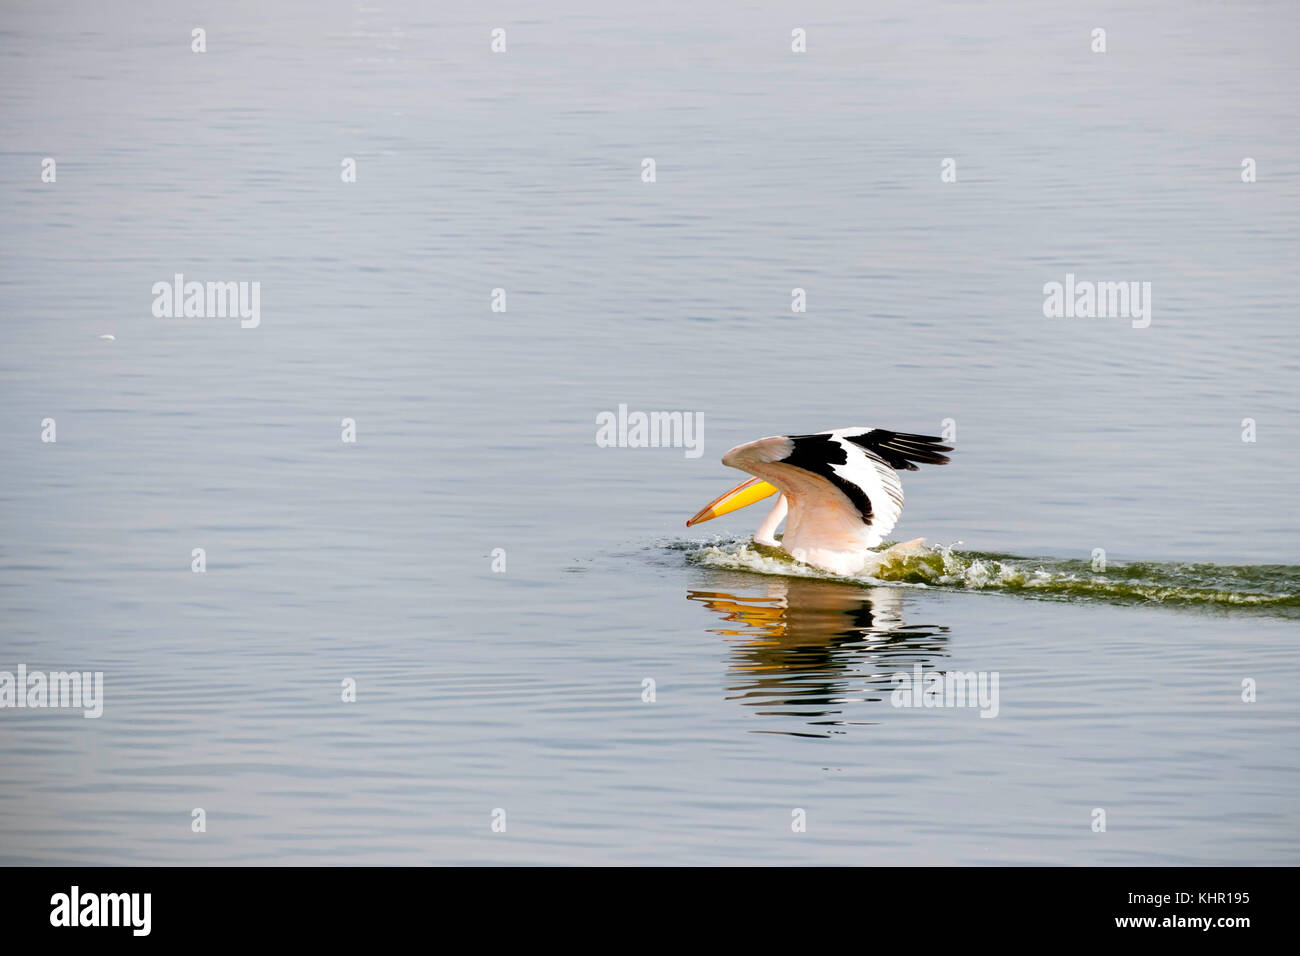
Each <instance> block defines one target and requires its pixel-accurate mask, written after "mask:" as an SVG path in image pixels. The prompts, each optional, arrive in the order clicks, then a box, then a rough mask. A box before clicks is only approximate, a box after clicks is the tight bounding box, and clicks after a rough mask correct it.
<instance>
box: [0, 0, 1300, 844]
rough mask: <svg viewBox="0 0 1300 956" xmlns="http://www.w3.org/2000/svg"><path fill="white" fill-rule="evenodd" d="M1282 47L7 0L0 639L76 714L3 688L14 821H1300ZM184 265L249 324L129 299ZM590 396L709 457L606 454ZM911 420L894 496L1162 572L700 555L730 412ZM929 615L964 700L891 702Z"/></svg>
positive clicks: (974, 10)
mask: <svg viewBox="0 0 1300 956" xmlns="http://www.w3.org/2000/svg"><path fill="white" fill-rule="evenodd" d="M196 27H201V28H203V29H204V30H205V31H206V52H204V53H195V52H193V51H192V49H191V36H192V34H191V31H192V30H193V29H194V28H196ZM1098 27H1100V28H1104V29H1105V30H1106V43H1107V49H1106V51H1105V52H1104V53H1096V52H1093V50H1092V48H1091V47H1092V44H1093V40H1092V31H1093V30H1094V29H1095V28H1098ZM495 28H503V29H504V30H505V31H506V42H507V49H506V52H504V53H494V52H493V51H492V49H491V46H490V44H491V42H492V30H493V29H495ZM795 28H802V29H804V30H806V31H807V52H806V53H795V52H792V50H791V31H792V30H793V29H795ZM1298 34H1300V8H1297V7H1296V6H1295V5H1293V4H1290V3H1246V4H1231V5H1227V4H1220V3H1210V2H1190V3H1181V4H1175V3H1150V2H1139V3H1132V2H1125V3H1113V4H1107V3H1102V4H1089V5H1086V6H1080V5H1077V4H1071V3H1065V2H1048V3H1043V2H1024V3H1012V4H996V5H995V4H967V3H956V2H947V3H929V4H920V3H910V2H898V3H871V4H862V3H851V2H845V0H837V2H832V3H799V4H788V3H776V2H761V3H756V4H750V3H746V4H740V3H733V2H729V3H719V4H700V3H682V2H678V0H668V2H664V3H655V4H630V3H628V4H622V3H597V2H594V0H581V2H569V0H563V2H560V3H557V4H543V5H537V4H525V3H512V2H507V3H494V4H487V5H482V6H479V5H466V4H450V3H417V2H406V3H391V2H387V0H361V2H359V3H358V2H355V0H353V2H327V3H307V2H295V3H274V4H268V3H255V2H251V0H245V2H232V3H221V4H209V3H203V4H189V3H144V2H131V3H122V4H102V3H95V2H88V0H78V2H73V3H67V4H41V3H35V2H19V3H11V4H6V5H5V6H4V7H3V9H2V10H0V129H3V144H2V146H0V149H2V152H0V208H2V209H3V214H2V215H3V220H2V222H3V226H2V228H0V456H2V459H0V460H2V461H3V476H4V480H3V483H0V532H2V534H0V671H14V670H16V668H17V667H18V666H19V665H20V664H22V665H25V666H26V667H27V668H28V669H30V670H43V671H56V670H78V671H102V672H103V674H104V701H103V715H102V716H101V717H99V718H98V719H85V718H83V717H82V714H81V712H80V711H79V710H73V709H33V708H23V709H18V708H12V709H11V708H5V709H0V767H2V768H3V770H2V771H0V862H3V863H6V864H24V863H35V864H79V863H89V864H115V863H125V864H145V863H165V864H237V863H255V864H289V863H293V864H299V863H308V864H318V863H319V864H422V863H595V864H669V863H690V864H717V863H753V864H779V863H799V864H803V863H836V864H871V865H876V864H938V863H957V864H990V863H994V864H1045V863H1077V864H1162V865H1163V864H1185V863H1211V864H1253V863H1273V864H1278V863H1295V862H1296V861H1297V853H1298V851H1300V799H1298V798H1297V791H1298V789H1300V735H1298V734H1297V727H1298V725H1300V657H1298V656H1297V652H1296V641H1297V624H1298V623H1300V615H1297V614H1296V613H1295V608H1294V605H1293V604H1288V603H1287V600H1288V595H1289V596H1290V597H1294V596H1295V591H1294V590H1293V587H1294V585H1295V583H1296V582H1297V581H1300V534H1298V533H1297V520H1296V507H1295V502H1296V486H1297V482H1296V469H1297V465H1298V464H1300V450H1298V449H1300V427H1298V426H1297V422H1298V413H1300V401H1298V398H1300V395H1298V392H1297V382H1298V381H1300V377H1298V373H1300V356H1298V353H1297V337H1298V334H1300V333H1298V332H1297V328H1298V320H1300V316H1298V313H1297V303H1296V292H1297V269H1296V263H1297V262H1300V116H1298V115H1297V114H1298V112H1300V110H1298V109H1297V107H1298V106H1300V102H1298V99H1297V92H1296V91H1297V89H1300V58H1297V57H1296V56H1295V49H1296V46H1297V41H1298V40H1300V36H1298ZM47 157H48V158H52V159H54V160H55V162H56V164H57V165H56V169H57V178H56V180H55V181H54V182H43V181H42V175H41V173H42V161H43V160H44V159H45V158H47ZM345 158H351V159H354V160H355V161H356V170H357V176H356V182H344V181H343V178H342V176H341V164H342V163H343V161H344V160H345ZM646 158H653V159H654V160H655V170H656V174H655V181H654V182H652V183H650V182H644V181H643V179H642V169H643V160H644V159H646ZM947 158H952V159H953V160H954V161H955V168H956V176H957V179H956V182H943V181H942V180H941V171H942V163H943V161H944V160H945V159H947ZM1247 158H1249V159H1252V160H1254V163H1255V168H1256V170H1257V181H1255V182H1243V179H1242V164H1243V160H1245V159H1247ZM177 273H181V274H183V275H184V276H185V277H186V278H187V279H189V280H197V281H248V282H253V281H256V282H259V283H260V295H261V311H260V325H258V326H257V327H256V328H241V327H240V323H239V320H238V319H230V318H158V317H155V315H154V314H153V309H152V306H153V303H154V299H155V295H154V293H153V291H152V288H153V286H154V284H155V283H157V282H159V281H163V282H170V281H171V280H172V277H173V276H174V275H175V274H177ZM1067 273H1070V274H1074V275H1075V276H1076V277H1078V278H1079V279H1083V280H1093V281H1139V282H1150V283H1151V288H1152V312H1151V323H1150V325H1149V327H1146V328H1140V327H1134V324H1133V323H1132V322H1130V321H1129V320H1128V319H1125V318H1047V317H1045V316H1044V311H1043V304H1044V293H1043V287H1044V285H1045V284H1046V283H1049V282H1053V281H1061V282H1063V281H1065V276H1066V274H1067ZM795 288H801V289H803V290H805V292H806V296H807V311H806V312H803V313H795V312H792V309H791V301H792V300H791V292H792V290H793V289H795ZM494 289H504V290H505V293H506V302H507V308H506V311H504V312H499V311H493V310H492V297H493V290H494ZM102 335H112V336H114V337H115V338H114V339H113V340H109V339H103V338H100V336H102ZM620 404H623V405H626V406H628V408H629V409H631V410H643V411H674V410H675V411H683V412H687V413H690V414H691V415H694V414H696V413H698V414H699V415H701V416H702V420H703V428H704V430H703V446H702V454H701V455H699V456H698V457H694V456H693V455H691V454H688V452H689V451H690V450H689V449H685V448H630V447H600V446H599V445H598V444H597V442H596V419H597V416H598V415H600V414H601V413H602V412H605V411H615V410H617V409H618V406H619V405H620ZM349 418H350V419H353V420H354V421H355V423H356V436H357V440H356V441H355V442H354V443H353V442H344V441H342V440H341V432H342V424H341V423H342V421H343V420H344V419H349ZM45 419H53V420H54V421H55V423H56V425H57V441H55V442H52V443H51V442H43V441H42V440H41V437H42V431H43V427H44V426H43V425H42V422H43V421H44V420H45ZM1246 419H1250V420H1251V422H1253V430H1254V438H1255V440H1254V441H1243V432H1245V431H1247V430H1248V427H1250V426H1247V425H1246V424H1245V423H1244V422H1245V420H1246ZM945 420H951V421H950V422H949V424H948V427H949V428H955V431H956V440H955V442H954V445H955V448H956V450H955V451H954V452H953V454H952V458H953V461H952V463H951V464H950V465H948V466H946V467H943V468H937V467H931V468H924V469H922V470H921V471H919V472H916V473H908V474H907V475H905V476H904V485H905V488H906V490H907V494H908V503H907V508H906V510H905V512H904V514H903V518H902V521H901V523H900V525H899V527H898V529H897V531H896V533H895V534H894V535H893V536H892V537H895V538H897V539H898V540H903V539H907V538H914V537H922V536H924V537H926V538H927V539H928V540H929V541H931V542H932V543H937V544H942V545H946V546H950V547H952V548H955V549H959V550H961V551H962V552H963V553H967V554H971V555H977V556H978V555H1010V556H1015V562H1014V563H1015V564H1016V566H1017V567H1020V568H1022V569H1026V573H1027V574H1029V575H1030V576H1031V577H1032V575H1033V573H1034V569H1035V568H1036V567H1037V566H1038V565H1037V562H1040V561H1041V562H1043V563H1044V564H1045V566H1047V567H1049V568H1052V569H1058V571H1059V569H1061V568H1064V567H1068V566H1069V565H1068V562H1083V563H1087V562H1090V561H1091V560H1092V555H1093V553H1094V549H1103V550H1104V552H1105V555H1106V560H1107V562H1108V570H1106V571H1094V570H1093V569H1092V568H1091V567H1085V568H1084V569H1083V570H1081V571H1079V572H1077V573H1076V572H1074V571H1068V570H1066V571H1059V573H1060V574H1061V576H1062V577H1061V580H1063V581H1064V580H1068V581H1075V580H1076V579H1080V578H1088V579H1091V578H1092V577H1095V576H1097V575H1106V574H1111V575H1114V574H1115V573H1116V572H1117V571H1118V572H1120V573H1122V572H1123V569H1124V568H1125V567H1129V566H1132V565H1134V564H1140V563H1149V564H1150V565H1151V566H1152V567H1156V568H1158V569H1159V578H1160V581H1167V582H1173V583H1172V584H1171V585H1170V587H1169V588H1167V589H1163V590H1158V591H1142V592H1141V593H1137V594H1136V596H1134V595H1129V596H1128V597H1127V598H1126V599H1125V600H1112V599H1109V598H1108V596H1107V594H1108V592H1106V591H1105V589H1104V588H1102V590H1100V591H1099V592H1098V593H1097V594H1096V595H1090V594H1082V595H1080V594H1077V593H1074V592H1073V591H1071V590H1070V589H1069V588H1065V589H1063V590H1062V591H1060V592H1059V593H1058V592H1056V591H1053V590H1052V589H1050V588H1048V589H1043V590H1041V591H1035V590H1034V589H1033V588H1012V587H1005V586H1001V584H1000V583H999V581H998V580H989V581H984V580H983V579H981V580H979V581H974V580H971V579H968V578H962V579H960V580H948V579H946V578H943V577H941V576H940V577H930V578H925V577H922V578H919V579H918V578H915V577H913V578H907V577H904V578H902V579H899V580H896V581H890V582H887V583H884V584H881V583H872V582H861V581H855V582H842V581H828V580H825V579H823V578H821V577H816V576H805V575H801V574H798V573H794V572H796V571H797V570H798V569H794V568H791V572H792V573H783V572H782V570H781V569H780V568H779V567H778V568H777V569H776V570H775V572H773V571H772V569H771V568H767V569H766V573H765V569H764V568H761V567H758V566H757V565H753V566H745V565H744V564H743V562H741V563H740V564H737V563H736V562H732V564H730V565H729V564H728V563H727V559H728V556H734V555H735V554H736V553H737V552H738V551H743V550H744V548H743V539H744V537H745V535H747V534H748V533H750V532H751V531H752V530H753V528H754V527H756V526H757V524H758V522H759V520H760V519H761V517H762V511H763V507H762V506H760V507H756V508H753V509H749V510H747V511H743V512H741V513H739V514H736V515H731V516H727V517H725V518H721V519H718V520H717V521H715V522H713V523H711V524H705V525H701V526H697V527H694V528H691V529H686V528H685V527H684V522H685V520H686V518H688V517H689V516H690V515H692V514H693V513H694V512H695V511H696V510H697V509H699V508H700V507H701V506H703V505H704V504H705V503H706V502H708V501H709V500H710V499H712V498H714V497H715V496H716V495H718V494H719V493H721V492H722V491H725V490H726V489H727V488H729V487H730V486H731V485H733V484H735V483H736V482H738V481H739V480H740V479H741V478H742V477H743V476H741V475H740V474H738V473H736V472H731V471H730V470H728V469H726V468H724V467H723V466H722V465H721V464H720V463H719V458H720V457H721V455H722V454H723V453H724V452H725V451H726V450H727V449H728V448H729V447H731V446H732V445H735V444H738V443H740V442H743V441H749V440H751V439H754V438H758V437H761V436H764V435H771V434H797V433H805V432H811V431H817V430H821V429H827V428H833V427H841V426H849V425H876V426H881V427H887V428H893V429H898V430H903V431H910V432H920V433H924V434H939V433H940V430H941V429H943V428H944V427H945V424H944V423H945ZM196 548H202V549H204V551H205V553H206V572H205V573H194V572H193V571H192V570H191V563H192V553H193V550H194V549H196ZM495 549H502V550H501V551H500V552H495V554H496V557H494V551H495ZM719 555H721V557H722V559H723V560H719V559H718V556H719ZM971 560H973V561H984V560H985V559H982V558H978V557H977V558H973V559H971ZM988 560H989V561H991V560H993V559H991V558H990V559H988ZM494 562H495V563H496V565H497V567H498V568H499V567H500V566H501V564H502V562H504V570H494V567H493V565H494ZM1210 564H1213V565H1225V566H1228V568H1229V570H1228V571H1226V572H1218V571H1213V570H1206V569H1205V568H1204V566H1205V565H1210ZM1260 565H1264V566H1272V567H1271V568H1269V569H1265V570H1262V571H1261V570H1259V569H1258V568H1257V567H1256V566H1260ZM981 566H982V565H981ZM1189 568H1191V569H1192V570H1188V569H1189ZM1196 569H1200V570H1196ZM1052 573H1054V574H1055V573H1057V571H1053V572H1052ZM1184 577H1186V580H1184ZM1053 580H1056V579H1053ZM1099 580H1100V581H1101V582H1102V584H1104V583H1105V581H1108V580H1112V579H1111V578H1100V579H1099ZM1234 582H1235V583H1234ZM1184 584H1185V585H1186V588H1184ZM1098 587H1100V585H1098ZM1161 587H1162V588H1163V585H1161ZM1188 588H1190V589H1192V590H1195V589H1197V588H1199V589H1200V590H1199V591H1197V592H1196V593H1198V594H1203V595H1209V596H1210V598H1211V599H1210V600H1207V601H1203V602H1200V603H1196V602H1188V601H1184V600H1181V598H1179V595H1180V594H1182V593H1183V592H1184V591H1185V590H1187V589H1188ZM1270 589H1271V590H1270ZM1262 592H1268V594H1269V595H1271V597H1269V600H1270V601H1274V602H1275V604H1271V605H1270V604H1266V605H1264V606H1255V605H1252V604H1251V603H1250V602H1251V601H1252V600H1254V598H1253V597H1252V595H1257V594H1258V593H1262ZM1188 593H1190V592H1188ZM1167 596H1168V599H1166V597H1167ZM918 664H919V665H921V666H922V667H923V668H925V669H938V670H940V671H957V672H981V673H984V674H986V675H987V674H994V673H996V674H997V675H998V687H999V705H998V709H997V714H996V717H993V718H991V719H986V718H983V717H981V716H980V710H979V709H977V708H970V707H966V708H957V707H953V708H919V709H918V708H910V707H899V706H894V701H893V700H892V690H893V688H894V686H895V685H894V683H893V681H892V676H891V675H893V674H894V673H897V672H900V671H902V672H909V673H910V672H912V669H913V667H914V666H915V665H918ZM347 680H352V681H355V684H356V689H357V690H356V700H355V702H346V703H345V702H344V701H343V700H342V699H341V698H342V690H341V688H342V684H343V682H344V681H347ZM647 680H652V681H653V682H654V684H653V689H654V693H653V700H652V701H647V700H646V699H644V698H645V697H648V696H650V695H649V693H648V691H646V690H645V688H646V687H647V685H646V684H645V682H646V681H647ZM1243 682H1245V684H1247V685H1253V686H1254V688H1255V694H1256V696H1255V700H1254V701H1253V702H1246V701H1244V700H1243ZM196 808H202V810H203V811H204V814H205V818H206V832H194V830H193V828H192V819H193V813H194V810H195V809H196ZM497 810H504V811H505V820H506V821H507V825H506V827H505V832H496V831H494V829H493V820H494V811H497ZM796 810H802V811H804V814H805V816H806V821H807V826H806V832H794V830H792V823H793V822H796V817H797V814H795V813H794V811H796ZM1097 810H1104V811H1105V820H1106V828H1105V831H1104V832H1097V831H1096V830H1094V821H1095V820H1096V819H1097V814H1096V812H1095V811H1097ZM499 817H500V814H497V818H499Z"/></svg>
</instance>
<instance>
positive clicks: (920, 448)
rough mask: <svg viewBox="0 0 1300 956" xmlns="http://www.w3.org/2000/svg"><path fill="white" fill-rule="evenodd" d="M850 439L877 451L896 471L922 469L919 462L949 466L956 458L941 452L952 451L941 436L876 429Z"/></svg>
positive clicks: (951, 447)
mask: <svg viewBox="0 0 1300 956" xmlns="http://www.w3.org/2000/svg"><path fill="white" fill-rule="evenodd" d="M849 441H851V442H853V443H855V444H857V445H861V446H862V447H863V448H866V449H868V450H869V451H872V452H874V453H875V454H877V455H879V456H880V457H881V458H883V459H884V460H885V461H886V462H888V463H889V466H890V467H891V468H893V469H895V470H896V471H920V468H919V467H918V465H946V464H948V463H949V462H951V461H952V459H951V458H949V457H948V456H947V455H944V454H941V452H946V451H952V450H953V446H952V445H945V444H943V442H944V441H945V439H944V438H942V437H941V436H939V435H917V434H913V433H912V432H894V431H889V430H887V429H884V428H875V429H872V430H871V431H869V432H867V433H865V434H863V435H855V436H853V437H852V438H849Z"/></svg>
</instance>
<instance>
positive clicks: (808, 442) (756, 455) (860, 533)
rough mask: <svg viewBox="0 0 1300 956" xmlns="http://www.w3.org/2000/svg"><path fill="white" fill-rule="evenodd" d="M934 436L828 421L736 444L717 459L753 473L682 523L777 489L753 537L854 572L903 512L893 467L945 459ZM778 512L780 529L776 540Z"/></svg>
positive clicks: (749, 502)
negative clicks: (830, 425)
mask: <svg viewBox="0 0 1300 956" xmlns="http://www.w3.org/2000/svg"><path fill="white" fill-rule="evenodd" d="M942 441H943V439H941V438H935V437H932V436H929V435H909V434H906V433H904V432H891V431H887V430H885V429H883V428H836V429H832V430H831V431H827V432H818V433H817V434H815V435H789V436H785V435H776V436H773V437H772V438H760V439H759V440H758V441H752V442H749V444H747V445H737V446H736V447H735V448H733V449H731V451H729V452H727V453H726V454H725V455H723V456H722V463H723V464H724V465H727V466H729V467H731V468H739V469H740V470H741V471H746V472H749V474H751V475H754V476H755V477H753V478H751V479H750V480H749V481H746V482H744V483H742V484H740V485H737V486H736V487H735V488H732V489H731V490H730V491H728V492H727V493H726V494H725V495H723V496H721V497H720V498H718V499H716V500H714V501H712V502H710V503H709V504H708V505H706V506H705V507H704V508H703V509H701V511H700V512H699V514H697V515H696V516H695V517H694V518H692V519H691V520H690V521H688V522H686V527H688V528H689V527H690V526H691V525H694V524H699V523H700V522H701V521H708V520H709V519H710V518H716V517H718V516H719V515H724V514H727V513H728V512H731V511H735V510H737V509H738V508H743V507H745V506H746V505H752V504H753V503H754V502H756V501H761V500H762V499H764V498H767V497H769V496H771V495H775V494H778V493H779V494H780V496H781V497H779V498H778V499H777V500H776V505H775V506H774V507H773V508H772V510H771V512H770V513H769V514H768V516H767V517H766V518H764V519H763V523H762V524H761V525H759V527H758V531H756V532H755V533H754V540H755V541H756V542H757V543H759V544H763V545H769V546H773V547H775V546H778V545H779V546H780V547H781V548H783V549H784V550H785V551H787V552H788V553H789V554H790V555H792V556H793V557H794V558H795V560H797V561H802V562H803V563H805V564H811V565H812V566H813V567H816V568H821V569H822V570H824V571H830V572H831V573H832V574H856V573H857V572H859V571H861V570H862V569H863V567H864V566H865V565H866V563H867V558H868V555H869V554H870V550H871V549H872V548H874V547H876V545H878V544H880V542H881V541H883V540H884V537H885V535H887V534H889V532H890V531H892V530H893V528H894V525H895V524H897V523H898V516H899V515H901V514H902V513H903V483H902V482H901V481H899V478H898V472H899V471H916V470H917V467H916V466H917V463H918V462H919V463H924V464H928V465H946V464H947V463H948V457H947V456H946V455H943V454H940V453H941V452H945V451H952V447H951V446H949V445H942V444H940V442H942ZM787 511H788V515H787ZM783 519H784V520H785V535H784V536H783V537H782V538H781V540H780V541H777V539H776V529H777V526H778V525H780V524H781V521H782V520H783ZM920 541H921V539H918V540H917V541H916V542H909V544H914V543H915V544H919V543H920Z"/></svg>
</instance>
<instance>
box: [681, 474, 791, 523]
mask: <svg viewBox="0 0 1300 956" xmlns="http://www.w3.org/2000/svg"><path fill="white" fill-rule="evenodd" d="M776 493H777V489H776V487H775V486H773V485H769V484H768V483H767V482H766V481H764V480H763V479H762V478H751V479H749V480H748V481H745V482H741V483H740V484H739V485H737V486H736V487H735V488H732V489H731V490H730V491H728V492H727V493H726V494H725V495H721V496H719V497H717V498H714V499H713V500H712V501H710V502H709V503H708V504H707V505H705V506H704V507H703V508H701V509H700V510H699V512H698V513H697V514H696V515H695V517H694V518H692V519H691V520H690V521H688V522H686V527H688V528H689V527H690V526H691V525H694V524H699V523H700V522H701V521H708V520H709V519H711V518H716V517H718V516H719V515H725V514H728V513H730V512H732V511H738V510H739V509H741V508H744V507H746V506H747V505H752V504H753V503H754V502H756V501H762V500H763V499H764V498H770V497H772V495H774V494H776Z"/></svg>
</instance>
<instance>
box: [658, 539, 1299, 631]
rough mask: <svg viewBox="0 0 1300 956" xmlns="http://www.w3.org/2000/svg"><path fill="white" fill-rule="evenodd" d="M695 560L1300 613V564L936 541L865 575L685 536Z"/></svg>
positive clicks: (788, 572) (874, 579)
mask: <svg viewBox="0 0 1300 956" xmlns="http://www.w3.org/2000/svg"><path fill="white" fill-rule="evenodd" d="M669 547H670V548H671V549H673V550H680V551H684V552H685V554H686V560H687V561H688V562H690V563H692V564H697V565H702V566H704V567H711V568H725V569H728V570H733V571H749V572H754V573H757V574H768V575H781V576H785V577H810V578H824V579H828V580H836V581H847V582H850V583H857V584H867V585H879V584H888V585H890V586H893V587H898V586H904V587H918V588H960V589H963V590H976V591H985V590H992V591H1003V592H1016V593H1022V594H1026V595H1031V596H1035V597H1041V598H1047V599H1055V600H1072V599H1089V598H1091V599H1095V600H1102V601H1109V602H1115V603H1124V604H1145V603H1156V604H1171V605H1185V606H1202V607H1220V608H1234V607H1238V608H1257V609H1260V610H1267V611H1270V612H1272V613H1281V614H1285V615H1287V616H1300V568H1298V567H1295V566H1292V565H1218V564H1184V563H1162V562H1136V563H1129V564H1111V565H1109V566H1108V567H1107V568H1106V570H1105V571H1097V570H1094V569H1093V567H1092V565H1091V562H1090V561H1083V560H1069V559H1061V558H1030V557H1021V556H1017V555H1008V554H985V553H980V552H973V551H962V550H959V547H960V542H959V543H958V544H954V545H934V546H931V547H926V548H919V549H916V550H908V551H890V550H888V549H887V548H885V549H882V550H881V551H880V552H877V554H876V556H875V557H874V558H872V559H871V560H869V561H868V564H867V566H866V567H865V568H864V570H863V572H862V573H861V574H860V575H857V576H855V577H851V578H842V577H838V576H836V575H833V574H829V573H827V572H824V571H819V570H818V569H816V568H813V567H810V566H808V565H806V564H800V563H799V562H797V561H795V560H794V559H793V558H791V557H790V556H789V555H788V554H786V553H785V552H784V551H781V550H780V549H779V548H768V547H764V546H761V545H756V544H754V543H753V541H750V540H739V539H734V540H720V541H714V542H704V543H702V542H698V541H689V542H688V541H681V542H674V543H673V544H671V545H670V546H669Z"/></svg>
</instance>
